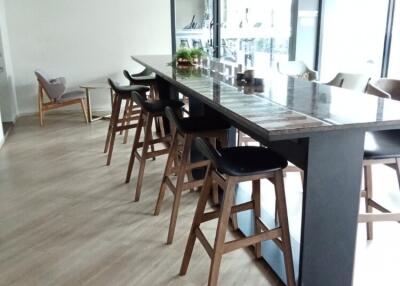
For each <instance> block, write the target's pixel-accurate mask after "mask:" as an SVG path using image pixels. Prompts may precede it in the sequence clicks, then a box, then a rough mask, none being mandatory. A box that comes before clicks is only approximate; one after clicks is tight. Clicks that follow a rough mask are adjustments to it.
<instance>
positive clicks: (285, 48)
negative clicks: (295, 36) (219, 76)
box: [220, 0, 292, 72]
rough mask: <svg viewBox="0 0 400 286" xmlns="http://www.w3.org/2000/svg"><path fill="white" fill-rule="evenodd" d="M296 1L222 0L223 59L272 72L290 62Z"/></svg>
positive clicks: (221, 33)
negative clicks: (292, 20) (284, 62)
mask: <svg viewBox="0 0 400 286" xmlns="http://www.w3.org/2000/svg"><path fill="white" fill-rule="evenodd" d="M291 6H292V0H269V1H267V0H248V1H243V0H221V1H220V21H221V25H220V49H221V50H220V55H221V58H222V59H224V60H225V61H228V62H229V61H231V62H237V63H240V64H242V65H243V66H244V67H245V68H255V69H257V70H258V71H265V72H266V71H268V70H271V67H275V66H276V62H278V61H281V60H288V57H289V39H290V36H291V12H292V9H291Z"/></svg>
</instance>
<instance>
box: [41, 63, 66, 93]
mask: <svg viewBox="0 0 400 286" xmlns="http://www.w3.org/2000/svg"><path fill="white" fill-rule="evenodd" d="M35 75H36V78H37V80H38V82H39V85H40V87H41V88H43V89H44V91H45V92H46V94H47V96H48V97H49V98H50V99H51V100H56V99H58V98H59V97H60V96H61V95H62V94H63V93H64V91H65V89H66V86H65V80H64V79H63V80H57V79H51V78H50V77H48V76H47V74H46V73H45V72H43V71H42V70H35Z"/></svg>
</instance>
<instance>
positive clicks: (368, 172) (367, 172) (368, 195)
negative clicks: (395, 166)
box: [364, 165, 373, 240]
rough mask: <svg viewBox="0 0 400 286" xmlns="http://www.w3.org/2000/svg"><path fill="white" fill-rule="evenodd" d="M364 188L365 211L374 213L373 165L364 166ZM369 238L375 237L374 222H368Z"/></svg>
mask: <svg viewBox="0 0 400 286" xmlns="http://www.w3.org/2000/svg"><path fill="white" fill-rule="evenodd" d="M364 188H365V211H366V212H367V213H372V211H373V208H372V206H371V205H370V203H369V201H370V199H372V167H371V165H367V166H364ZM367 239H368V240H372V239H373V223H372V222H367Z"/></svg>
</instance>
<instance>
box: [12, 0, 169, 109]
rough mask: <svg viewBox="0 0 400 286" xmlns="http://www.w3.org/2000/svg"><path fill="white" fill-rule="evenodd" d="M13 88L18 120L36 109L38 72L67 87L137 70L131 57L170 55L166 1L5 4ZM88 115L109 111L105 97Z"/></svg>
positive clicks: (18, 0)
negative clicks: (58, 78)
mask: <svg viewBox="0 0 400 286" xmlns="http://www.w3.org/2000/svg"><path fill="white" fill-rule="evenodd" d="M5 2H6V11H7V18H8V29H9V30H8V32H9V38H10V46H11V55H12V60H13V65H14V74H15V85H16V92H17V99H18V106H19V111H20V113H21V114H28V113H33V112H35V111H36V109H37V103H36V89H37V87H36V79H35V77H34V74H33V71H34V69H36V68H41V69H43V70H45V71H47V72H48V73H49V74H51V75H54V76H65V77H66V78H67V84H68V86H69V87H77V86H79V84H81V83H84V82H90V81H100V80H104V79H106V78H107V77H113V78H116V79H117V80H118V79H119V80H120V82H121V83H122V82H123V81H122V70H123V69H129V70H131V71H132V72H133V71H135V70H138V69H140V68H139V67H138V65H136V64H135V63H134V62H133V61H132V60H131V58H130V56H131V55H133V54H165V53H170V50H171V35H170V34H171V33H170V6H169V1H166V0H146V1H143V0H113V1H110V0H57V1H54V0H5ZM96 95H98V96H94V98H93V105H94V109H101V110H105V109H109V108H110V103H109V98H108V96H109V93H108V92H106V91H103V92H98V93H97V94H96Z"/></svg>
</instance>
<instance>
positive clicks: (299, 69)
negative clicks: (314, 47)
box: [277, 61, 318, 81]
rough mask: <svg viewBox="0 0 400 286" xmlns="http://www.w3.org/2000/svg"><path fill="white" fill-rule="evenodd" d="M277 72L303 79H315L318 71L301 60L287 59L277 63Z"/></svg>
mask: <svg viewBox="0 0 400 286" xmlns="http://www.w3.org/2000/svg"><path fill="white" fill-rule="evenodd" d="M277 68H278V72H279V73H281V74H284V75H287V76H291V77H296V78H300V79H304V80H309V81H312V80H317V78H318V73H317V72H316V71H315V70H312V69H310V68H309V67H307V65H306V64H305V63H304V62H303V61H287V62H278V63H277Z"/></svg>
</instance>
